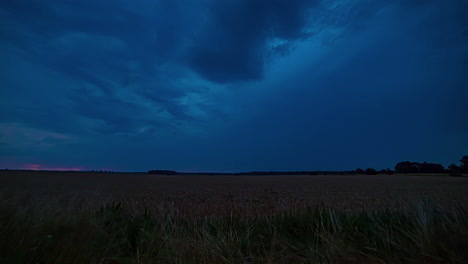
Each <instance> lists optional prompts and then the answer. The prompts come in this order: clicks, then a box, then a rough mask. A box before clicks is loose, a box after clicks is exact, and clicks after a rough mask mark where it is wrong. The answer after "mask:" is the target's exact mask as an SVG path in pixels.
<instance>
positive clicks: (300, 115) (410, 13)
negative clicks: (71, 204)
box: [0, 0, 468, 172]
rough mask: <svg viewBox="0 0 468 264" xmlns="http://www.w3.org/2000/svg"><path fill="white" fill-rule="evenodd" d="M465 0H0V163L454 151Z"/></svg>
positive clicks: (156, 163)
mask: <svg viewBox="0 0 468 264" xmlns="http://www.w3.org/2000/svg"><path fill="white" fill-rule="evenodd" d="M467 14H468V1H466V0H444V1H441V0H388V1H375V0H287V1H286V0H139V1H134V0H112V1H111V0H102V1H96V0H80V1H71V0H2V1H0V168H30V169H83V170H93V169H105V170H115V171H146V170H149V169H172V170H178V171H219V172H236V171H251V170H342V169H355V168H357V167H363V168H366V167H374V168H377V169H381V168H386V167H393V166H394V165H395V163H396V162H398V161H403V160H412V161H428V162H439V163H442V164H444V165H448V164H450V163H455V162H457V161H458V159H460V158H461V156H462V155H467V154H468V103H467V102H468V15H467Z"/></svg>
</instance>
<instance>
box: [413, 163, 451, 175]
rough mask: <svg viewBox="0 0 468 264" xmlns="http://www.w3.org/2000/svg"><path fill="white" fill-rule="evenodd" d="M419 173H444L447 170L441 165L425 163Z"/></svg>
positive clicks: (420, 167) (420, 166) (421, 165)
mask: <svg viewBox="0 0 468 264" xmlns="http://www.w3.org/2000/svg"><path fill="white" fill-rule="evenodd" d="M419 172H422V173H444V172H446V171H445V168H444V166H442V165H441V164H437V163H427V162H423V163H420V164H419Z"/></svg>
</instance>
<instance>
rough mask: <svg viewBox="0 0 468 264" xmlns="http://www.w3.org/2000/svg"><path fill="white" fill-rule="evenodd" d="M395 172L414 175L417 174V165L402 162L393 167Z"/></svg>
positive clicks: (415, 163) (416, 163)
mask: <svg viewBox="0 0 468 264" xmlns="http://www.w3.org/2000/svg"><path fill="white" fill-rule="evenodd" d="M395 171H396V172H398V173H416V172H419V163H418V162H410V161H402V162H398V163H397V164H396V165H395Z"/></svg>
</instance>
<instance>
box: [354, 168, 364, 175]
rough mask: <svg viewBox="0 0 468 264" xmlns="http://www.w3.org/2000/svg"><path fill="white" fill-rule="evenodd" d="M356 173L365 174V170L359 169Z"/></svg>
mask: <svg viewBox="0 0 468 264" xmlns="http://www.w3.org/2000/svg"><path fill="white" fill-rule="evenodd" d="M356 173H357V174H364V170H363V169H361V168H357V169H356Z"/></svg>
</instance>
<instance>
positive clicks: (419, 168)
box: [353, 155, 468, 176]
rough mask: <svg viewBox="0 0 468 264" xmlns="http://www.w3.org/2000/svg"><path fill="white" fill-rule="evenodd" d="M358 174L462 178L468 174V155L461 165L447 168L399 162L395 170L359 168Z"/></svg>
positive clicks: (436, 164)
mask: <svg viewBox="0 0 468 264" xmlns="http://www.w3.org/2000/svg"><path fill="white" fill-rule="evenodd" d="M353 172H355V173H356V174H367V175H376V174H393V173H394V172H396V173H449V174H450V175H452V176H461V175H462V174H463V173H468V155H465V156H463V157H462V158H461V160H460V165H456V164H450V165H449V166H448V167H447V168H445V167H444V166H443V165H442V164H438V163H428V162H422V163H421V162H412V161H402V162H398V163H397V164H396V165H395V167H394V170H391V169H389V168H387V169H385V170H381V171H377V170H375V169H372V168H367V169H365V170H363V169H361V168H358V169H356V170H354V171H353Z"/></svg>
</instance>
